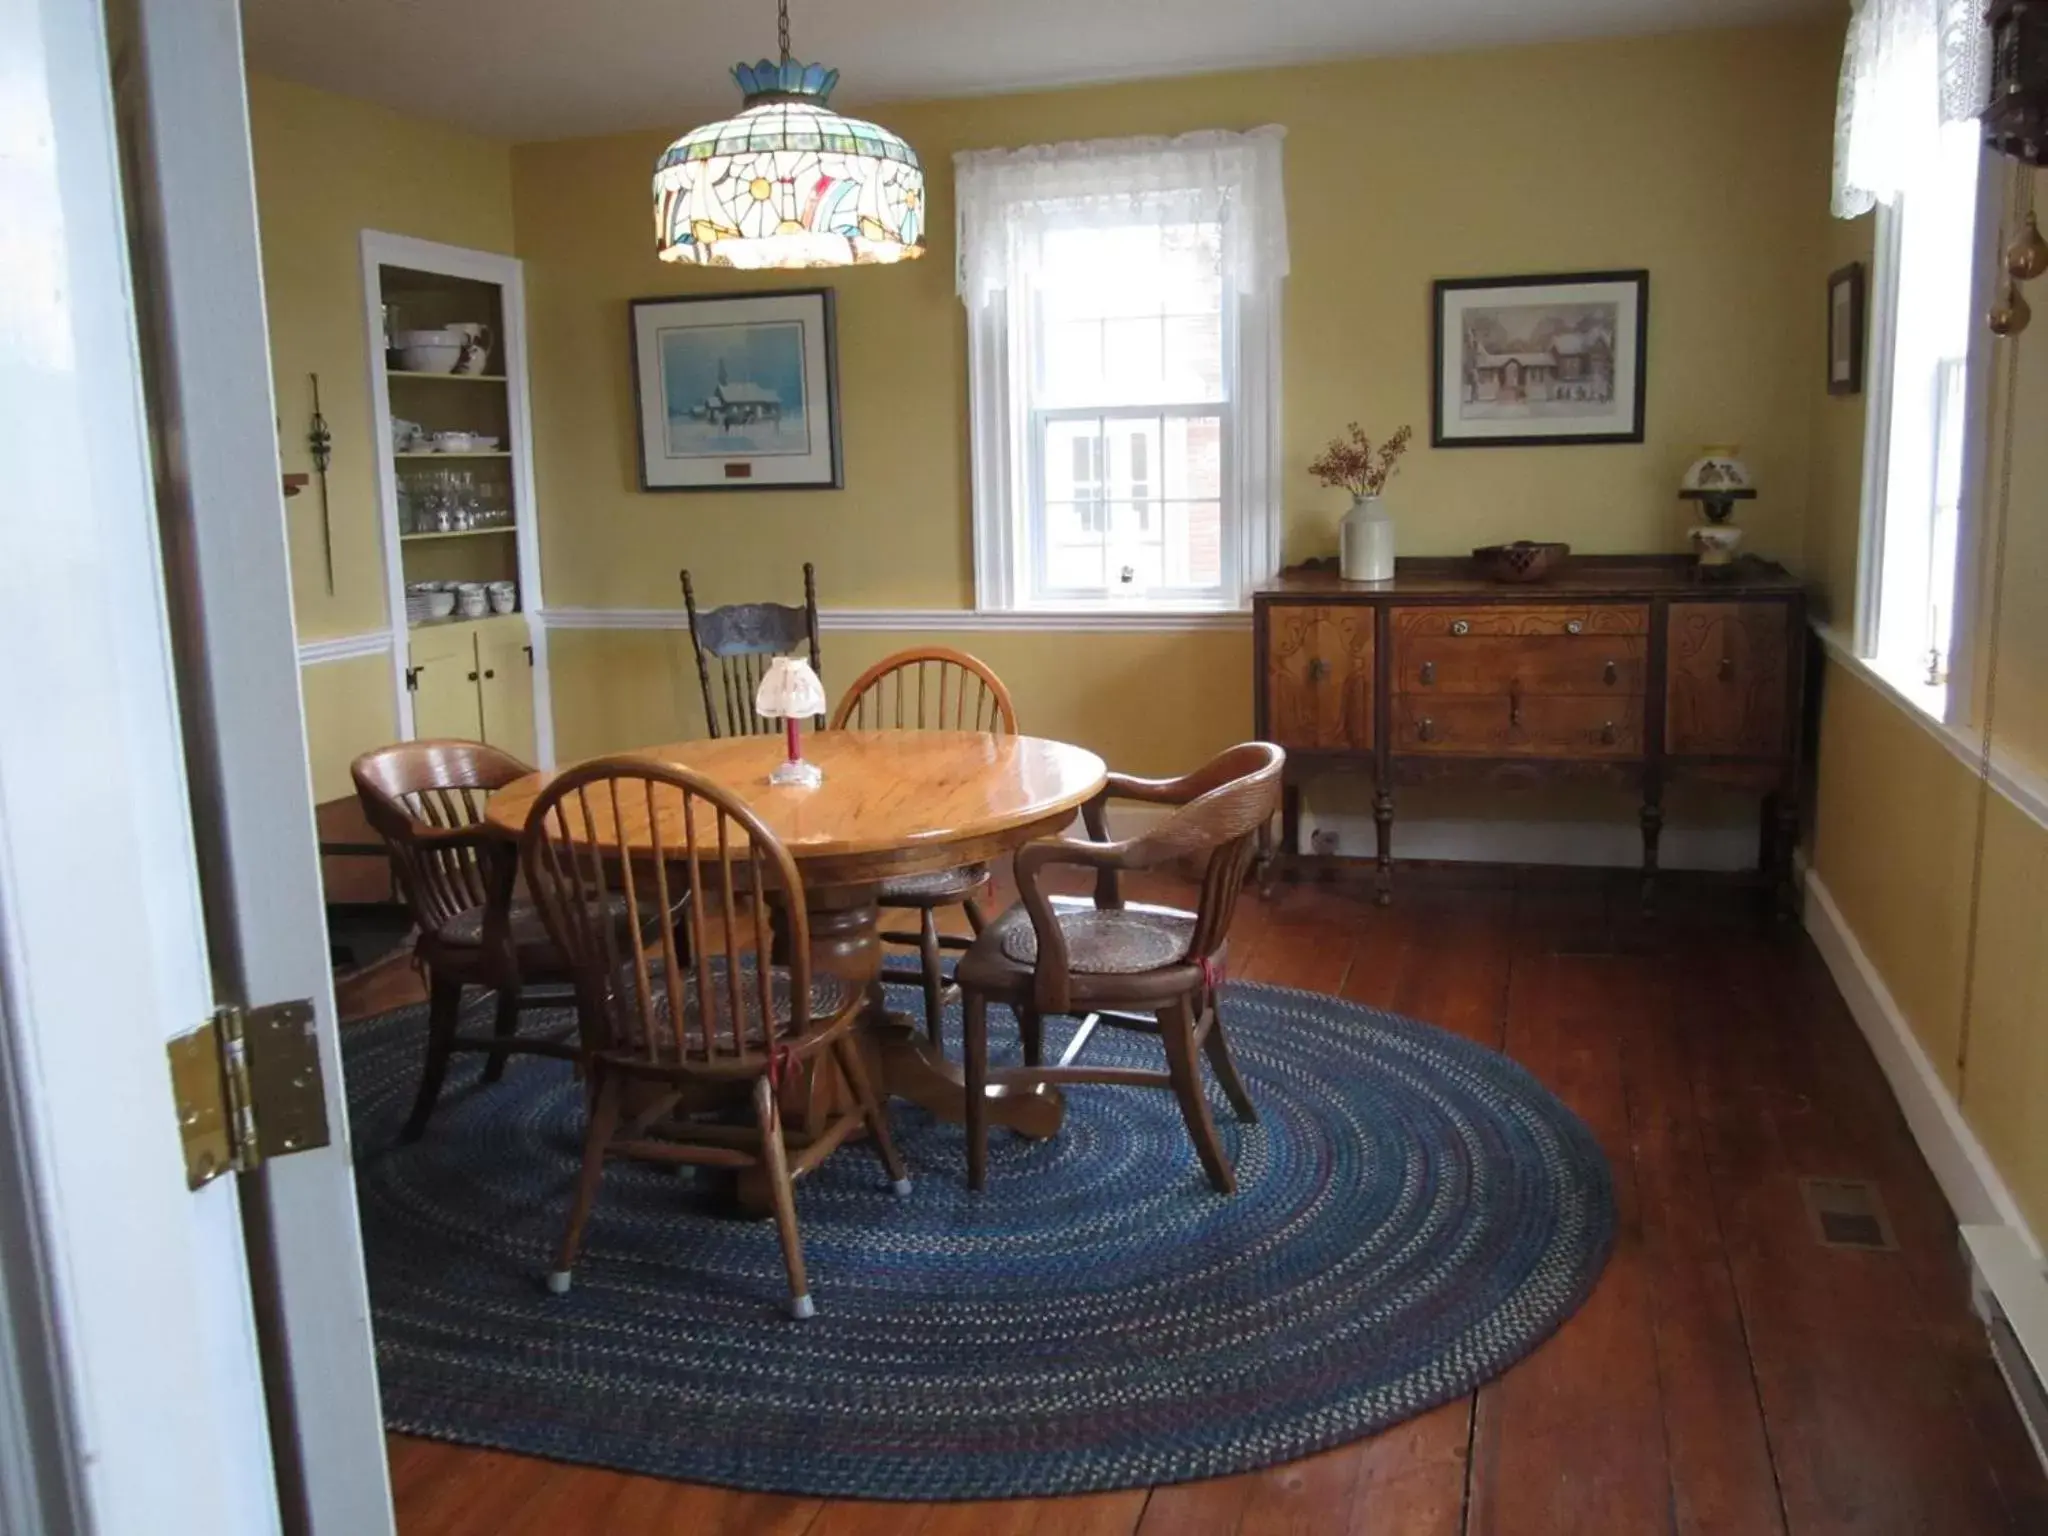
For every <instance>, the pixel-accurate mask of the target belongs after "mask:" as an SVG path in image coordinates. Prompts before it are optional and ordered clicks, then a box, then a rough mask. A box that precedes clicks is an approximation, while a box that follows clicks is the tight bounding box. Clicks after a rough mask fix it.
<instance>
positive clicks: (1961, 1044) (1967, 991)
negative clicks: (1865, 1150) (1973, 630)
mask: <svg viewBox="0 0 2048 1536" xmlns="http://www.w3.org/2000/svg"><path fill="white" fill-rule="evenodd" d="M2010 185H2011V193H2010V195H2009V197H2008V199H2007V203H2006V207H2007V210H2008V213H2009V217H2010V224H2009V226H2008V227H2011V228H2015V229H2017V228H2018V227H2020V225H2021V224H2022V223H2024V222H2025V219H2026V217H2027V215H2028V214H2030V213H2032V212H2033V207H2034V173H2033V171H2032V170H2030V169H2029V168H2028V167H2026V166H2024V165H2018V164H2016V165H2015V166H2014V168H2013V171H2012V177H2011V183H2010ZM2001 222H2004V221H2001ZM2003 233H2004V230H2003V229H2001V230H2000V235H2001V237H2002V236H2003ZM1999 249H2000V250H2001V251H2002V250H2003V249H2004V243H2003V239H2002V238H2001V241H2000V245H1999ZM2003 342H2004V345H2005V371H2004V372H2005V376H2004V378H2003V380H2002V381H2001V382H2002V383H2003V386H2004V387H2003V389H2002V390H2001V392H2000V399H1999V401H1998V412H1997V427H1996V431H1997V434H1998V435H1997V450H1998V488H1997V492H1996V501H1995V504H1994V512H1993V517H1994V522H1993V524H1992V528H1991V580H1990V592H1989V594H1988V595H1989V599H1990V600H1989V602H1988V603H1987V605H1986V607H1987V609H1988V611H1987V613H1986V615H1985V617H1986V619H1987V621H1988V622H1987V625H1986V630H1985V634H1984V636H1983V645H1982V649H1981V655H1982V656H1983V661H1984V682H1983V699H1982V701H1981V709H1982V713H1981V714H1980V716H1979V730H1978V740H1977V805H1976V828H1975V837H1974V838H1973V840H1972V843H1971V848H1970V902H1969V913H1968V918H1967V923H1968V927H1967V930H1966V933H1965V936H1964V940H1963V1000H1962V1001H1963V1006H1962V1017H1961V1019H1960V1020H1958V1022H1957V1030H1956V1078H1957V1081H1958V1083H1959V1084H1960V1085H1961V1090H1962V1091H1963V1092H1965V1093H1967V1092H1968V1091H1969V1085H1968V1083H1967V1081H1966V1080H1965V1079H1966V1077H1967V1074H1968V1072H1969V1069H1970V1036H1971V1033H1972V1029H1971V1026H1972V1025H1973V1024H1975V1023H1976V1012H1977V952H1978V928H1979V926H1980V923H1981V920H1982V917H1983V907H1984V854H1985V844H1986V842H1987V841H1988V839H1989V836H1990V830H1991V827H1990V819H1991V772H1992V766H1993V749H1994V747H1995V745H1996V741H1997V735H1996V732H1997V722H1998V655H1999V642H2000V638H2001V637H2000V633H1999V632H2000V630H2001V629H2003V628H2004V621H2005V567H2006V552H2007V545H2008V539H2007V534H2008V533H2009V532H2010V530H2011V523H2012V516H2011V514H2012V458H2013V439H2014V437H2015V436H2016V435H2017V434H2016V432H2015V421H2014V406H2015V404H2016V401H2015V398H2014V397H2015V396H2016V395H2017V393H2018V391H2019V379H2020V338H2019V337H2018V335H2011V336H2007V337H2004V338H2003Z"/></svg>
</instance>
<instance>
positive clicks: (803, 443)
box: [627, 288, 846, 491]
mask: <svg viewBox="0 0 2048 1536" xmlns="http://www.w3.org/2000/svg"><path fill="white" fill-rule="evenodd" d="M627 331H628V340H629V345H630V348H631V356H632V369H633V420H634V423H635V439H636V446H637V448H638V455H637V457H638V462H639V478H640V489H641V490H643V491H837V490H843V489H845V486H846V471H845V459H844V455H843V453H842V450H841V441H840V421H839V335H838V331H839V327H838V308H837V295H836V294H835V293H834V291H833V290H832V289H830V288H777V289H763V290H761V291H759V292H737V293H717V294H692V295H676V294H664V295H661V296H659V297H655V298H645V299H634V300H632V301H631V302H630V303H629V304H628V305H627Z"/></svg>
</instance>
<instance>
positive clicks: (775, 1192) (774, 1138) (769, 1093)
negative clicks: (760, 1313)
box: [754, 1073, 818, 1318]
mask: <svg viewBox="0 0 2048 1536" xmlns="http://www.w3.org/2000/svg"><path fill="white" fill-rule="evenodd" d="M754 1119H755V1121H756V1123H758V1124H759V1126H760V1128H761V1165H762V1168H763V1170H764V1171H765V1172H766V1173H767V1175H768V1196H769V1198H770V1199H771V1200H772V1201H773V1202H774V1204H775V1230H776V1233H777V1235H779V1236H780V1237H781V1239H782V1264H783V1268H785V1269H786V1270H787V1271H788V1272H789V1315H790V1316H791V1317H799V1318H801V1317H810V1316H812V1315H813V1314H814V1313H816V1311H817V1310H818V1309H817V1307H816V1306H815V1305H813V1304H812V1301H811V1282H810V1280H809V1278H808V1277H807V1276H806V1275H805V1274H804V1245H803V1239H802V1238H800V1237H799V1236H797V1230H796V1190H795V1189H794V1188H793V1187H792V1186H791V1185H790V1182H789V1153H788V1151H787V1150H786V1149H785V1148H784V1147H783V1144H782V1112H781V1111H780V1110H779V1109H778V1108H777V1107H776V1103H775V1085H774V1084H773V1083H771V1082H769V1081H768V1078H767V1075H766V1074H765V1073H764V1074H763V1075H762V1076H760V1077H758V1078H756V1079H755V1080H754Z"/></svg>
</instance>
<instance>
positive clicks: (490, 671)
mask: <svg viewBox="0 0 2048 1536" xmlns="http://www.w3.org/2000/svg"><path fill="white" fill-rule="evenodd" d="M497 675H498V674H497V673H496V672H495V671H494V670H493V669H491V668H490V667H485V668H484V681H485V682H489V681H490V680H491V679H492V678H494V677H496V676H497Z"/></svg>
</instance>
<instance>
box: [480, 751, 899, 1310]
mask: <svg viewBox="0 0 2048 1536" xmlns="http://www.w3.org/2000/svg"><path fill="white" fill-rule="evenodd" d="M607 845H608V846H610V847H613V848H617V847H619V846H621V845H624V846H627V847H630V848H631V849H632V852H631V853H630V854H616V853H604V852H600V851H599V849H600V847H602V846H607ZM519 857H520V867H521V868H522V870H523V871H524V872H525V876H526V883H527V887H528V889H529V890H531V891H532V893H533V899H534V902H535V905H536V906H538V908H539V909H540V914H541V918H542V920H543V921H544V922H545V923H546V925H547V929H548V932H549V933H550V934H551V935H553V937H554V939H555V942H556V943H557V944H558V945H559V946H560V947H561V950H562V952H563V954H564V955H565V956H566V957H567V959H568V960H569V963H570V968H571V970H572V972H573V974H574V977H575V984H576V998H577V1011H578V1014H579V1016H580V1018H581V1020H582V1026H583V1038H584V1046H585V1055H584V1060H585V1062H586V1065H587V1069H588V1073H589V1084H588V1087H589V1104H590V1116H589V1123H588V1125H587V1126H586V1128H585V1131H584V1138H583V1170H582V1174H581V1176H580V1177H579V1178H578V1180H577V1184H576V1197H575V1202H574V1204H573V1206H572V1207H571V1209H570V1213H569V1223H568V1227H567V1229H566V1230H565V1231H564V1232H563V1234H562V1246H561V1252H560V1256H559V1259H558V1261H557V1263H556V1266H555V1269H554V1271H553V1272H552V1273H551V1274H550V1275H549V1276H548V1284H549V1287H550V1288H551V1289H553V1290H555V1291H566V1290H567V1289H568V1288H569V1284H570V1276H571V1274H572V1272H573V1271H574V1268H575V1264H576V1257H577V1254H578V1252H579V1250H580V1248H581V1246H582V1241H583V1232H584V1228H585V1225H586V1224H587V1222H588V1221H589V1218H590V1211H591V1207H592V1205H593V1204H594V1203H595V1202H596V1199H597V1192H598V1185H599V1183H600V1182H601V1180H602V1178H603V1174H604V1163H605V1159H606V1158H607V1157H611V1156H614V1155H623V1156H628V1157H634V1158H642V1159H654V1160H659V1161H667V1162H675V1163H687V1164H696V1165H703V1166H710V1167H721V1168H739V1169H746V1168H758V1169H759V1170H761V1171H762V1172H763V1173H764V1174H765V1175H766V1178H767V1183H768V1188H769V1194H770V1197H771V1199H772V1200H773V1202H774V1208H775V1224H776V1229H777V1231H778V1232H779V1234H780V1236H781V1239H782V1253H783V1261H784V1264H785V1265H786V1267H787V1270H788V1276H789V1297H790V1300H789V1307H790V1312H791V1313H792V1315H794V1316H796V1317H809V1316H811V1314H812V1312H813V1310H814V1308H813V1306H812V1302H811V1295H810V1285H809V1282H808V1280H807V1278H806V1276H805V1271H804V1258H803V1246H802V1242H801V1240H800V1239H799V1237H798V1235H797V1222H796V1202H795V1195H794V1192H793V1190H792V1187H791V1181H792V1180H793V1179H795V1178H796V1177H798V1176H800V1175H802V1174H805V1173H808V1172H809V1171H810V1170H811V1169H813V1168H815V1167H817V1165H818V1164H819V1163H821V1162H823V1161H824V1160H825V1158H827V1157H828V1156H830V1155H831V1153H832V1151H833V1149H834V1148H836V1147H838V1146H839V1145H840V1143H841V1142H843V1141H845V1140H846V1138H847V1137H848V1136H850V1135H852V1134H853V1133H854V1132H855V1131H857V1130H859V1129H860V1128H861V1127H863V1126H865V1127H866V1129H867V1131H868V1134H869V1135H870V1136H871V1137H872V1138H873V1141H874V1147H875V1152H876V1155H877V1156H878V1157H880V1159H881V1161H882V1166H883V1167H884V1169H886V1170H887V1172H888V1175H889V1179H890V1181H891V1183H892V1185H893V1187H894V1189H895V1191H896V1193H898V1194H899V1195H901V1194H908V1193H909V1191H910V1181H909V1179H908V1177H907V1176H906V1175H905V1173H904V1169H903V1161H902V1159H901V1158H900V1157H899V1156H898V1155H897V1152H896V1146H895V1143H894V1141H893V1140H892V1139H891V1138H890V1135H889V1122H888V1119H887V1117H886V1116H885V1115H884V1113H883V1110H882V1104H881V1100H880V1099H879V1098H878V1097H877V1096H876V1094H875V1090H874V1086H873V1084H872V1083H871V1082H870V1081H869V1078H868V1074H867V1067H866V1064H865V1062H864V1061H863V1060H862V1057H861V1053H860V1049H859V1047H858V1045H857V1044H856V1043H855V1041H854V1039H853V1035H852V1031H853V1027H854V1021H855V1019H856V1018H857V1016H858V1014H859V1012H860V1008H861V1006H862V1003H863V998H862V995H861V989H860V988H858V987H856V986H853V985H850V984H849V983H847V982H845V981H843V980H841V979H840V978H839V977H837V976H833V975H830V974H817V973H814V972H813V971H812V969H811V958H810V919H809V915H808V910H807V908H806V906H805V903H804V891H803V885H802V882H801V881H800V879H799V878H798V874H797V868H796V863H795V861H794V860H793V859H792V858H791V857H790V856H789V852H788V850H787V849H785V848H784V847H783V846H782V844H781V843H780V842H778V841H777V840H776V838H775V836H774V834H773V833H771V832H770V831H769V830H768V829H767V828H766V827H765V826H763V825H762V824H761V822H760V821H759V820H758V819H757V818H756V817H755V816H754V814H753V812H752V811H750V810H749V809H748V808H747V807H746V805H745V804H744V803H743V802H742V801H740V800H739V799H738V798H737V797H736V796H734V795H733V794H731V792H730V791H728V790H725V789H722V788H720V787H719V786H718V785H717V784H715V783H713V782H712V781H711V780H709V779H707V778H704V777H703V776H702V775H699V774H697V773H694V772H692V771H691V770H689V769H685V768H671V767H666V766H661V765H657V764H651V763H648V762H645V761H643V760H638V759H634V758H602V759H599V760H598V761H596V762H593V763H588V764H586V765H584V766H583V767H581V768H577V769H574V770H572V771H571V772H568V773H565V774H563V775H562V776H561V777H560V778H558V779H556V780H554V782H553V783H552V784H550V785H549V787H548V788H547V789H546V790H545V791H544V792H543V793H542V794H541V796H540V798H539V799H538V800H536V801H535V802H534V805H533V809H532V811H531V813H530V814H529V816H528V819H527V823H526V831H525V834H524V836H523V837H522V839H521V841H520V853H519ZM757 883H758V886H759V888H760V889H761V890H763V891H766V892H772V893H773V895H772V896H771V897H769V898H768V899H771V900H774V901H775V902H777V903H779V904H780V907H781V922H780V937H781V939H782V940H783V947H782V948H781V949H780V950H779V951H778V949H777V948H776V938H777V933H776V931H775V929H774V928H772V927H771V924H770V918H769V912H768V906H767V900H764V899H753V898H751V897H750V896H749V894H748V893H749V892H750V891H752V890H754V889H755V888H756V885H757ZM619 906H623V908H624V911H625V914H626V917H627V922H626V923H624V924H620V923H616V922H608V921H607V920H606V914H607V913H608V912H610V911H612V910H614V909H615V908H617V907H619ZM678 911H680V912H681V914H682V917H681V919H680V921H679V922H676V923H670V922H661V921H658V920H654V921H649V919H658V916H659V914H662V913H668V912H678ZM678 927H687V929H688V935H687V949H685V947H684V946H683V945H681V944H679V943H678V939H677V933H676V929H677V928H678ZM635 932H647V933H653V934H657V935H658V937H656V938H655V939H654V940H653V941H652V942H650V943H644V944H636V943H633V942H631V941H630V938H629V937H626V936H627V935H630V934H631V933H635ZM777 953H782V954H785V955H786V956H787V961H786V963H776V962H775V961H774V959H773V957H774V956H775V955H776V954H777ZM690 956H694V957H695V961H694V963H692V961H691V959H690V958H689V957H690ZM827 1055H829V1056H830V1057H831V1059H832V1060H833V1061H834V1062H835V1063H837V1065H838V1067H839V1070H840V1072H841V1074H842V1075H843V1076H844V1078H845V1080H846V1084H847V1086H848V1088H849V1089H850V1090H851V1093H852V1098H853V1102H852V1104H851V1105H850V1106H847V1107H844V1108H841V1109H840V1110H838V1111H837V1112H835V1113H832V1114H830V1115H828V1116H825V1117H824V1118H823V1120H822V1123H820V1124H818V1125H817V1126H816V1127H815V1129H813V1130H812V1131H811V1132H810V1133H809V1134H808V1135H805V1136H802V1137H798V1136H796V1135H794V1134H791V1135H785V1133H784V1130H783V1126H782V1120H781V1105H780V1102H779V1091H780V1089H781V1088H782V1087H783V1086H784V1085H785V1084H786V1083H787V1082H789V1081H790V1080H791V1078H792V1077H793V1075H795V1074H799V1073H802V1072H804V1071H807V1070H809V1069H811V1068H812V1066H813V1064H814V1063H815V1062H816V1061H817V1059H818V1058H819V1057H821V1056H827ZM740 1099H750V1100H751V1103H752V1107H753V1124H751V1125H734V1124H731V1123H729V1120H713V1119H706V1118H702V1117H703V1116H704V1115H705V1114H707V1113H715V1112H717V1111H719V1110H722V1109H729V1108H730V1107H732V1106H733V1104H734V1103H736V1102H737V1101H738V1100H740Z"/></svg>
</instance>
